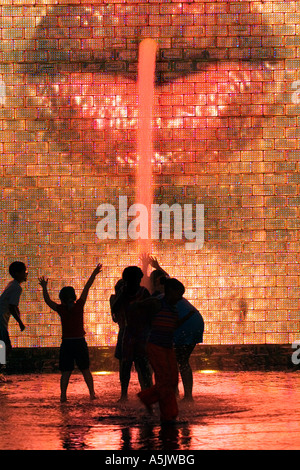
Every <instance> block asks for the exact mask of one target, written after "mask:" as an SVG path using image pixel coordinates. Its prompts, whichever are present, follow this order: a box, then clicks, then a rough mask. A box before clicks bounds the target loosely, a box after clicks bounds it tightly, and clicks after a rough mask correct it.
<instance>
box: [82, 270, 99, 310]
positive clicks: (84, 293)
mask: <svg viewBox="0 0 300 470" xmlns="http://www.w3.org/2000/svg"><path fill="white" fill-rule="evenodd" d="M101 270H102V264H100V263H99V264H97V266H96V267H95V269H94V271H93V272H92V274H91V275H90V277H89V279H88V281H87V283H86V284H85V286H84V288H83V291H82V293H81V296H80V299H81V300H82V301H83V302H84V303H85V301H86V299H87V296H88V293H89V290H90V288H91V286H92V284H93V282H94V280H95V278H96V276H97V275H98V274H99V273H100V272H101Z"/></svg>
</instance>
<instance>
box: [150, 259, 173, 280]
mask: <svg viewBox="0 0 300 470" xmlns="http://www.w3.org/2000/svg"><path fill="white" fill-rule="evenodd" d="M149 264H150V265H151V266H152V268H154V269H159V270H160V271H162V272H163V273H164V275H165V276H167V277H169V274H168V273H167V271H165V270H164V269H163V268H162V267H161V266H160V264H159V262H158V261H157V258H155V257H154V256H149Z"/></svg>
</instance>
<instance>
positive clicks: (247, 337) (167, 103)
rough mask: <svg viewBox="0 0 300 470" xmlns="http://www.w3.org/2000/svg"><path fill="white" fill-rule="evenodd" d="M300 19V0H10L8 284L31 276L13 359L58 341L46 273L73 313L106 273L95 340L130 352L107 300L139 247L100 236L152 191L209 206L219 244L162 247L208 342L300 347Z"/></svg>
mask: <svg viewBox="0 0 300 470" xmlns="http://www.w3.org/2000/svg"><path fill="white" fill-rule="evenodd" d="M299 24H300V4H299V2H298V1H277V0H268V1H248V0H247V1H246V0H245V1H244V0H239V1H233V0H232V1H229V0H228V1H227V0H218V1H214V0H206V1H200V0H190V1H184V0H183V1H175V0H174V1H169V0H168V1H167V0H165V1H163V0H137V1H134V0H97V1H92V0H2V2H1V6H0V28H1V43H0V136H1V138H0V176H1V178H0V188H1V193H0V194H1V199H0V204H1V223H0V239H1V251H0V273H1V283H0V284H1V286H0V287H1V289H3V288H4V286H5V285H6V283H7V282H8V281H9V275H8V266H9V264H10V263H11V262H12V261H14V260H21V261H24V262H25V263H26V264H27V266H28V271H29V277H28V281H27V283H26V285H25V284H24V285H23V294H22V298H21V302H20V311H21V314H22V319H23V321H24V323H25V324H26V330H25V331H24V332H22V333H21V332H20V331H19V330H18V328H17V326H16V324H15V322H14V320H13V319H11V321H10V326H9V329H10V334H11V338H12V343H13V346H19V347H25V346H27V347H46V346H57V345H59V343H60V336H61V328H60V321H59V318H58V316H57V314H56V313H55V312H51V311H50V309H49V308H48V307H47V306H46V305H45V303H44V302H43V299H42V294H41V289H40V286H39V285H38V281H37V278H38V276H40V275H45V276H47V277H49V279H50V281H49V291H50V294H51V296H52V298H53V299H54V300H56V301H58V292H59V290H60V289H61V287H63V286H64V285H73V286H74V287H75V289H76V292H77V293H78V295H79V294H80V291H81V289H82V288H83V285H84V283H85V281H86V280H87V278H88V276H89V275H90V273H91V271H92V270H93V268H94V266H95V265H96V263H97V262H98V261H101V262H102V263H103V272H102V274H100V275H99V277H98V278H97V280H96V281H95V283H94V285H93V287H92V288H91V290H90V294H89V298H88V302H87V304H86V309H85V326H86V332H87V340H88V344H89V345H90V346H101V345H114V344H115V342H116V335H117V331H118V329H117V326H116V324H114V323H113V322H112V320H111V317H110V310H109V297H110V295H111V294H112V293H113V291H114V285H115V283H116V281H117V280H118V279H119V278H120V276H121V274H122V271H123V269H124V268H125V267H126V266H127V265H131V264H138V265H140V259H139V253H140V250H139V247H138V242H137V241H136V240H133V239H132V238H130V237H129V236H127V237H123V238H121V237H120V236H119V233H118V230H116V233H115V238H107V239H101V238H99V236H98V235H97V232H96V229H97V225H98V223H99V221H100V220H101V217H100V216H99V212H98V213H97V209H98V207H99V206H101V207H103V206H102V204H110V207H111V206H113V207H115V208H116V218H117V219H116V226H117V227H118V216H120V215H119V214H118V204H119V201H120V197H121V196H123V197H124V196H127V202H128V207H129V206H130V205H132V204H133V203H134V202H138V201H136V194H137V186H138V185H139V184H143V185H149V184H152V188H153V195H154V196H153V203H155V204H166V205H167V206H168V207H171V206H172V205H173V204H177V205H178V206H177V207H180V208H182V210H184V207H185V206H184V205H185V204H189V205H190V206H191V207H193V208H194V207H196V205H197V204H198V205H202V206H203V207H204V244H203V246H201V247H198V248H197V249H192V250H191V249H187V248H186V240H185V239H184V231H183V232H182V235H183V236H182V238H181V239H177V238H174V236H172V230H171V235H170V237H169V239H167V238H166V237H165V238H163V237H160V238H159V239H153V240H152V241H151V240H150V243H149V244H148V250H149V252H150V254H151V255H152V256H155V257H156V258H157V260H158V261H159V263H160V265H161V266H162V267H163V268H164V269H165V270H166V271H168V273H169V274H170V275H172V276H174V277H177V278H179V279H180V280H181V281H182V282H183V283H184V285H185V287H186V294H185V296H186V298H188V299H189V300H190V301H191V302H192V303H193V304H194V305H195V306H196V307H197V308H198V309H199V310H200V312H201V313H202V315H203V317H204V320H205V336H204V341H205V343H207V344H250V343H289V342H292V341H294V340H296V339H299V334H298V331H299V300H298V298H299V272H298V271H299V269H298V264H299V251H300V250H299V248H300V242H299V222H298V221H299V201H300V196H299V183H300V176H299V155H300V150H299V127H298V125H299V102H300V93H299V95H298V90H299V91H300V75H299V71H298V70H299V61H300V58H299V50H300V49H299V45H300V42H299V41H300V39H299V38H300V34H299V33H300V26H299ZM145 38H152V39H154V40H155V41H156V43H157V46H158V49H157V56H156V76H155V94H154V103H153V110H154V111H153V113H154V116H153V123H152V124H153V129H152V131H153V158H152V183H150V182H149V181H142V182H138V181H137V179H136V171H137V166H138V157H137V132H138V102H139V96H138V87H137V77H138V61H139V55H138V47H139V44H140V42H141V41H142V40H143V39H145ZM97 214H98V215H97ZM174 217H175V215H174ZM195 217H196V216H195V214H194V226H195V223H196V222H197V221H196V220H195ZM130 220H131V219H130V216H128V222H129V221H130ZM174 224H175V222H174Z"/></svg>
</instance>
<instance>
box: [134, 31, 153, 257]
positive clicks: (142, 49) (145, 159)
mask: <svg viewBox="0 0 300 470" xmlns="http://www.w3.org/2000/svg"><path fill="white" fill-rule="evenodd" d="M156 51H157V43H156V42H155V41H154V40H153V39H144V40H143V41H142V42H141V43H140V46H139V66H138V98H139V108H138V109H139V121H138V137H137V155H138V166H137V175H136V198H137V203H139V204H143V205H144V206H145V207H146V208H147V211H148V238H147V239H140V240H139V245H138V246H139V252H140V253H144V252H151V250H150V247H151V240H150V237H149V231H150V226H151V225H150V224H151V220H150V217H151V204H152V201H153V188H152V157H153V135H152V127H153V101H154V80H155V62H156Z"/></svg>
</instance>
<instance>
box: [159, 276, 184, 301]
mask: <svg viewBox="0 0 300 470" xmlns="http://www.w3.org/2000/svg"><path fill="white" fill-rule="evenodd" d="M160 282H161V283H162V284H163V285H164V287H165V297H166V300H167V301H168V302H169V303H170V304H172V305H174V304H176V303H177V302H178V301H179V300H180V299H181V298H182V296H183V294H184V292H185V287H184V285H183V284H182V282H180V281H178V279H175V278H170V277H163V278H161V280H160Z"/></svg>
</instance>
